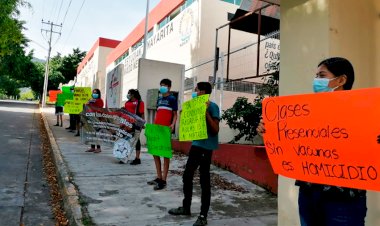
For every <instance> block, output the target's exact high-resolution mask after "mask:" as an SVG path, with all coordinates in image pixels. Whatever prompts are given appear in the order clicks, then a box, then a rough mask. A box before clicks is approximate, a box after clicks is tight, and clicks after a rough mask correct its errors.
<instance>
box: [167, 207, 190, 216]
mask: <svg viewBox="0 0 380 226" xmlns="http://www.w3.org/2000/svg"><path fill="white" fill-rule="evenodd" d="M168 213H169V214H171V215H187V216H191V212H190V210H187V209H185V208H183V207H182V206H181V207H178V208H174V209H170V210H169V211H168Z"/></svg>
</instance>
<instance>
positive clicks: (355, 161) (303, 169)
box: [262, 88, 380, 191]
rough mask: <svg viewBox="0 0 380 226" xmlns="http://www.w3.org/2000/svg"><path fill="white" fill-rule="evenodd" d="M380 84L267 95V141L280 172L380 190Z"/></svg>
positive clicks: (275, 167) (324, 182)
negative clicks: (339, 89) (346, 88)
mask: <svg viewBox="0 0 380 226" xmlns="http://www.w3.org/2000/svg"><path fill="white" fill-rule="evenodd" d="M379 103H380V89H378V88H377V89H362V90H354V91H339V92H329V93H319V94H307V95H294V96H284V97H273V98H266V99H264V101H263V105H262V106H263V120H264V123H265V129H266V133H265V135H264V142H265V147H266V150H267V153H268V156H269V159H270V162H271V164H272V167H273V169H274V172H275V173H277V174H281V175H284V176H286V177H290V178H294V179H298V180H302V181H308V182H313V183H319V184H328V185H335V186H342V187H350V188H358V189H366V190H376V191H380V181H379V173H380V158H379V153H380V144H379V143H378V142H377V139H378V138H377V137H378V136H379V135H380V104H379Z"/></svg>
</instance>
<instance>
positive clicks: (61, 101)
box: [57, 93, 73, 106]
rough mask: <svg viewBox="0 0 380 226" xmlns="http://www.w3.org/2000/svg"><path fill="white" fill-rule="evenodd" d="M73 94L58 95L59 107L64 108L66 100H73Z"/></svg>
mask: <svg viewBox="0 0 380 226" xmlns="http://www.w3.org/2000/svg"><path fill="white" fill-rule="evenodd" d="M72 99H73V94H72V93H60V94H58V95H57V106H64V105H65V101H66V100H72Z"/></svg>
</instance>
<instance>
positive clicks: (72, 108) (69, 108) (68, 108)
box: [63, 100, 83, 115]
mask: <svg viewBox="0 0 380 226" xmlns="http://www.w3.org/2000/svg"><path fill="white" fill-rule="evenodd" d="M82 111H83V103H79V102H75V101H74V100H65V105H64V107H63V112H64V113H68V114H75V115H77V114H80V113H81V112H82Z"/></svg>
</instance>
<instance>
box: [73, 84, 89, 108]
mask: <svg viewBox="0 0 380 226" xmlns="http://www.w3.org/2000/svg"><path fill="white" fill-rule="evenodd" d="M91 94H92V91H91V87H75V88H74V101H75V102H78V103H82V104H85V103H87V101H89V100H90V99H91Z"/></svg>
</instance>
